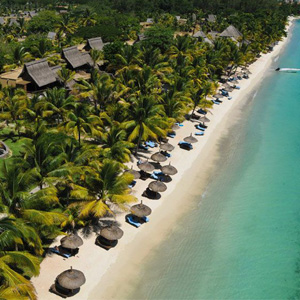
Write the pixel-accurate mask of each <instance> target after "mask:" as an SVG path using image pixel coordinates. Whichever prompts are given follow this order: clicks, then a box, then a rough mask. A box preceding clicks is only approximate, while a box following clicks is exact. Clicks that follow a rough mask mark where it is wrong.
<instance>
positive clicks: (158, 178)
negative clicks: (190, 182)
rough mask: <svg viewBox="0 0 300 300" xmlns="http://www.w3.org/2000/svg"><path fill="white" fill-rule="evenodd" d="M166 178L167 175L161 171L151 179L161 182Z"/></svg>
mask: <svg viewBox="0 0 300 300" xmlns="http://www.w3.org/2000/svg"><path fill="white" fill-rule="evenodd" d="M164 176H165V174H164V173H163V172H161V171H154V172H153V173H152V174H151V176H150V177H151V178H152V179H155V180H159V181H163V179H164Z"/></svg>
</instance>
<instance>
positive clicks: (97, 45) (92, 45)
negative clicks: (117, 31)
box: [84, 37, 105, 50]
mask: <svg viewBox="0 0 300 300" xmlns="http://www.w3.org/2000/svg"><path fill="white" fill-rule="evenodd" d="M104 45H105V44H104V43H103V41H102V38H101V37H96V38H92V39H88V40H87V44H86V46H85V47H84V49H85V50H91V49H95V50H102V49H103V46H104Z"/></svg>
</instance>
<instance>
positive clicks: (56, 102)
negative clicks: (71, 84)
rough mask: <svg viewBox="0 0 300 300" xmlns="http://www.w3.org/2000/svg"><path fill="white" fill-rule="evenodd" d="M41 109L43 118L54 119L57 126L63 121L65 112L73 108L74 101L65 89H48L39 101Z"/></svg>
mask: <svg viewBox="0 0 300 300" xmlns="http://www.w3.org/2000/svg"><path fill="white" fill-rule="evenodd" d="M40 105H42V107H43V117H44V118H45V117H46V118H49V117H51V118H54V120H55V121H56V122H57V124H60V123H61V122H63V121H65V116H66V114H67V112H68V111H69V110H70V109H71V108H73V107H74V105H75V101H74V97H73V96H72V95H68V94H67V91H66V90H65V89H62V88H61V89H58V88H57V87H54V88H53V89H48V90H47V91H46V92H45V95H44V97H43V98H42V99H41V101H40Z"/></svg>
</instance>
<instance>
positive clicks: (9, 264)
mask: <svg viewBox="0 0 300 300" xmlns="http://www.w3.org/2000/svg"><path fill="white" fill-rule="evenodd" d="M39 264H40V261H39V259H38V257H36V256H33V255H31V254H29V253H28V252H25V251H10V250H7V251H3V250H1V251H0V270H1V272H0V281H1V290H0V295H1V294H2V296H3V295H4V297H6V296H7V295H13V296H15V297H16V298H15V299H22V297H26V299H32V300H35V299H37V297H36V294H35V289H34V286H33V285H32V283H31V282H30V281H29V280H28V279H26V278H25V277H24V276H26V277H27V276H37V275H38V274H39V269H40V267H39ZM20 273H22V274H20ZM4 299H13V298H10V297H9V298H4Z"/></svg>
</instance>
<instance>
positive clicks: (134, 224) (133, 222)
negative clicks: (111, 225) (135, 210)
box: [126, 216, 142, 228]
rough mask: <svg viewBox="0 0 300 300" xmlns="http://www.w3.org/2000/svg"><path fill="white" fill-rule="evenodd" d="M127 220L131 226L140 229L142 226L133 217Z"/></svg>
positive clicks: (128, 217)
mask: <svg viewBox="0 0 300 300" xmlns="http://www.w3.org/2000/svg"><path fill="white" fill-rule="evenodd" d="M126 220H127V222H128V223H129V224H131V225H133V226H135V227H136V228H139V227H140V226H141V225H142V224H141V223H139V222H138V221H136V220H134V219H133V216H126Z"/></svg>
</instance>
